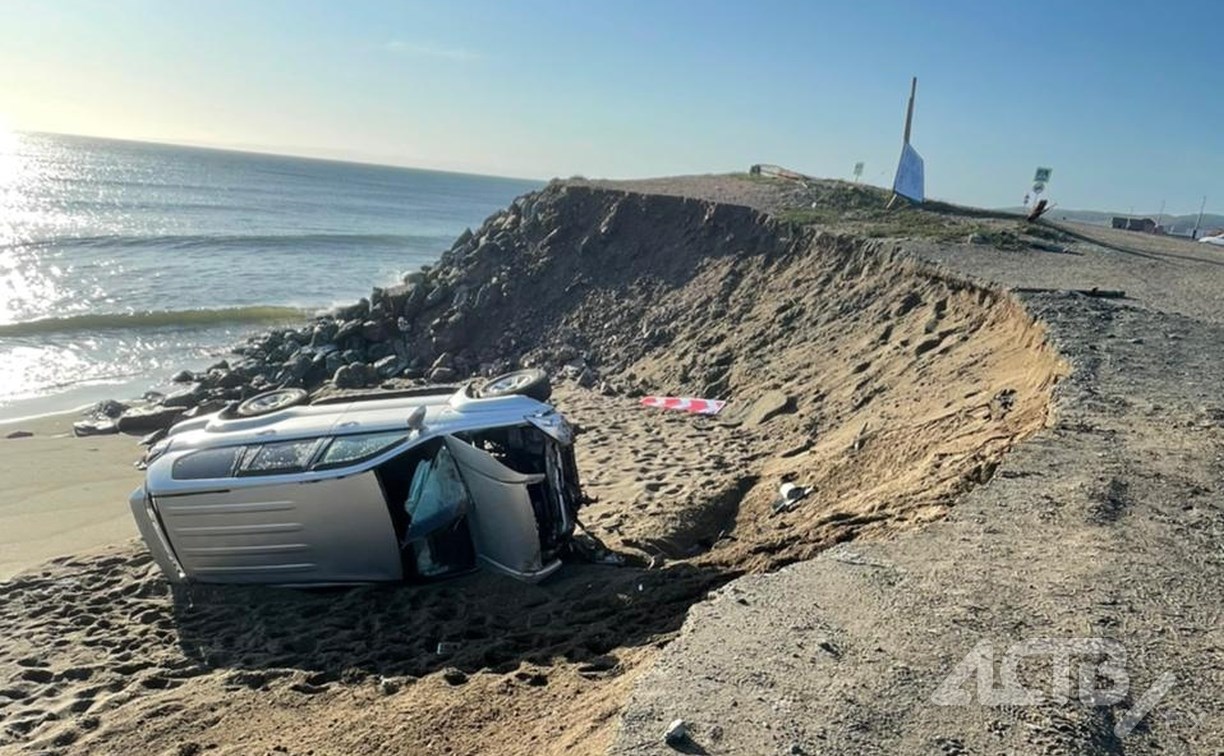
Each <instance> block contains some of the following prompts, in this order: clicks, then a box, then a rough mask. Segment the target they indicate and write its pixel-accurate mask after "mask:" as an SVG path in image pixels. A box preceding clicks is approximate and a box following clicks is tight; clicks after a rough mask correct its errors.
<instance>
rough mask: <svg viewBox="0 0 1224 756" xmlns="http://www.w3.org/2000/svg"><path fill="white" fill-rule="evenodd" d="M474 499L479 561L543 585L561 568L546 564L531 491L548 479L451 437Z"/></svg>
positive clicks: (449, 441)
mask: <svg viewBox="0 0 1224 756" xmlns="http://www.w3.org/2000/svg"><path fill="white" fill-rule="evenodd" d="M446 448H447V450H448V451H449V452H450V453H451V456H452V457H453V458H454V460H455V462H456V464H457V465H458V466H459V473H460V475H461V476H462V477H463V482H464V485H465V486H466V487H467V489H468V493H469V495H470V496H471V500H472V507H471V511H469V512H468V518H469V521H470V523H471V530H472V540H473V541H474V542H475V544H476V553H477V558H478V559H480V561H481V562H482V563H483V564H484V565H485V566H487V567H489V568H491V569H494V570H496V571H498V572H502V573H505V574H507V575H510V576H511V577H514V578H517V579H519V580H531V581H534V580H540V579H543V578H544V577H546V576H548V575H549V574H551V573H552V572H553V571H554V570H556V569H557V568H558V567H559V566H560V561H558V560H554V561H553V562H551V563H549V564H544V563H543V561H542V558H541V550H540V533H539V525H538V524H537V523H536V518H535V513H534V511H533V510H532V507H531V496H530V494H529V493H528V491H527V486H529V485H534V484H536V483H540V482H541V481H543V480H544V475H542V474H539V475H527V474H524V473H520V472H516V471H515V470H512V469H510V468H509V467H507V466H505V465H503V464H502V463H501V462H499V461H498V460H497V459H496V458H495V457H493V455H491V454H489V453H488V452H486V451H483V450H481V449H477V448H476V447H475V446H472V445H471V444H469V443H466V442H464V441H461V440H459V439H458V438H455V437H454V436H447V437H446Z"/></svg>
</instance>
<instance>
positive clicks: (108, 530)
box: [0, 414, 142, 580]
mask: <svg viewBox="0 0 1224 756" xmlns="http://www.w3.org/2000/svg"><path fill="white" fill-rule="evenodd" d="M74 419H76V418H75V416H74V415H72V414H62V415H49V416H46V417H41V418H36V419H32V420H22V421H19V422H13V423H0V491H3V494H2V495H0V580H7V579H8V578H10V577H12V576H13V575H15V574H17V573H19V572H21V571H23V570H26V569H29V568H31V567H34V566H37V565H39V564H41V563H43V562H45V561H47V560H48V559H51V558H53V557H57V556H61V555H64V554H81V553H84V552H89V551H93V550H95V549H97V548H99V547H101V546H105V545H108V544H113V543H115V542H117V541H123V540H125V539H128V538H131V537H134V536H136V535H137V533H136V525H135V523H134V522H133V521H132V516H131V514H129V513H128V505H127V499H128V494H130V493H131V492H132V489H134V488H135V487H136V486H138V485H140V481H141V477H142V474H141V472H140V471H139V470H137V469H136V468H135V467H133V466H132V463H133V462H134V461H135V460H136V459H137V458H138V457H139V456H140V447H138V446H137V445H136V439H135V438H133V437H131V436H124V435H118V436H94V437H89V438H75V437H74V436H73V435H72V421H73V420H74ZM20 431H25V432H29V433H32V434H33V435H32V436H29V437H22V438H8V436H9V435H10V434H13V433H15V432H20Z"/></svg>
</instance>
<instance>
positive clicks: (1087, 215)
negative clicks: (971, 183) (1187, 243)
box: [1006, 207, 1224, 234]
mask: <svg viewBox="0 0 1224 756" xmlns="http://www.w3.org/2000/svg"><path fill="white" fill-rule="evenodd" d="M1006 210H1007V211H1008V212H1013V213H1020V212H1024V208H1022V207H1009V208H1006ZM1115 216H1116V217H1123V218H1124V217H1126V216H1127V214H1126V213H1107V212H1102V211H1100V210H1063V209H1062V208H1061V207H1056V208H1054V210H1053V211H1052V212H1051V213H1050V215H1049V217H1050V218H1052V219H1054V220H1068V221H1074V222H1076V223H1091V224H1093V225H1097V226H1108V225H1110V221H1111V220H1113V218H1114V217H1115ZM1158 216H1159V213H1135V216H1134V217H1136V218H1152V219H1155V218H1156V217H1158ZM1197 219H1198V213H1193V214H1190V215H1168V214H1166V215H1165V216H1164V218H1162V219H1161V223H1162V224H1163V225H1164V227H1165V228H1167V229H1169V230H1170V231H1171V232H1173V233H1186V234H1188V233H1190V231H1191V230H1192V229H1193V228H1194V222H1195V221H1196V220H1197ZM1199 228H1200V229H1202V230H1204V231H1209V230H1214V229H1219V228H1224V215H1219V214H1217V213H1203V222H1202V225H1201V226H1200V227H1199Z"/></svg>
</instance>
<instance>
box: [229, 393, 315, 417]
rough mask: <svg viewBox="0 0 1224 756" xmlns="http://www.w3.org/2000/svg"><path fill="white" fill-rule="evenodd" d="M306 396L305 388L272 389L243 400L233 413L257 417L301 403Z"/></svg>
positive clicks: (239, 415)
mask: <svg viewBox="0 0 1224 756" xmlns="http://www.w3.org/2000/svg"><path fill="white" fill-rule="evenodd" d="M306 396H307V394H306V391H305V389H300V388H283V389H273V390H272V391H265V392H263V393H262V394H256V395H255V396H252V397H251V398H250V399H245V400H243V402H242V403H241V404H239V405H238V408H237V409H235V410H234V414H235V415H237V416H238V417H259V416H260V415H267V414H269V413H272V412H279V411H280V410H283V409H286V408H288V407H293V406H295V405H298V404H301V403H302V402H304V401H306Z"/></svg>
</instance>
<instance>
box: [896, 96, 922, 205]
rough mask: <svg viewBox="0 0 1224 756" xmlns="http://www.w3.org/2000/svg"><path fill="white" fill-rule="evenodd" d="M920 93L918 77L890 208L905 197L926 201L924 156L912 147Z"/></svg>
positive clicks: (910, 103) (908, 115)
mask: <svg viewBox="0 0 1224 756" xmlns="http://www.w3.org/2000/svg"><path fill="white" fill-rule="evenodd" d="M917 93H918V77H917V76H915V77H914V78H913V79H912V80H911V81H910V96H909V106H908V107H907V108H906V110H905V138H904V141H903V143H902V145H901V160H900V161H899V162H898V163H897V175H896V177H895V178H894V179H893V197H892V199H891V200H890V201H889V203H888V206H889V207H892V206H893V204H894V203H895V202H896V201H897V197H905V198H906V199H909V200H912V201H914V202H922V201H923V199H925V194H926V189H925V183H926V176H925V168H924V166H923V163H922V156H921V155H919V154H918V151H917V150H915V149H914V148H913V147H912V146H910V129H911V128H912V127H913V125H914V96H915V95H916V94H917Z"/></svg>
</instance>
